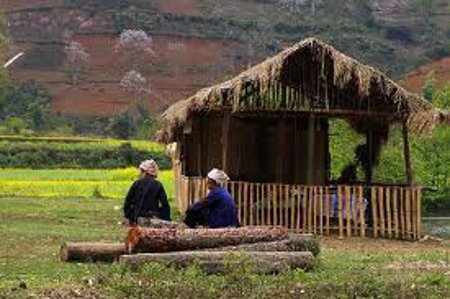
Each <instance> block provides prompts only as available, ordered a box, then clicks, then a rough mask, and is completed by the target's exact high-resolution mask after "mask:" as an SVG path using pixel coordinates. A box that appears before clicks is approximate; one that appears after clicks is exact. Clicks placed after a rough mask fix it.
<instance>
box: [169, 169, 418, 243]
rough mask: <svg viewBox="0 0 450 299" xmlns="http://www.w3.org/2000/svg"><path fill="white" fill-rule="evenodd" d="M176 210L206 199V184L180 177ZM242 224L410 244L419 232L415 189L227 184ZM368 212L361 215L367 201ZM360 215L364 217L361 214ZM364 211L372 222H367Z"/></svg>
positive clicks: (182, 209) (399, 187)
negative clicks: (382, 239) (369, 195)
mask: <svg viewBox="0 0 450 299" xmlns="http://www.w3.org/2000/svg"><path fill="white" fill-rule="evenodd" d="M177 185H178V186H179V188H180V190H179V192H178V194H179V199H178V202H179V207H180V209H181V211H182V212H184V211H185V210H186V209H187V207H188V205H189V204H191V203H193V202H195V201H197V200H199V199H201V198H204V197H205V196H207V187H206V180H205V179H203V178H187V177H181V178H180V182H178V183H177ZM227 188H228V190H229V192H230V193H231V195H232V196H233V197H234V199H235V201H236V204H237V206H238V216H239V220H240V223H241V224H242V225H282V226H285V227H287V228H289V229H290V230H291V231H292V232H295V233H309V234H315V235H325V236H327V235H332V234H337V235H338V236H339V237H341V238H345V237H362V238H364V237H366V236H372V237H374V238H388V239H404V240H416V239H419V238H420V237H421V235H422V233H421V195H422V189H421V187H418V186H414V187H407V186H373V187H370V192H369V194H371V198H369V199H364V198H363V194H364V187H363V186H341V185H340V186H306V185H286V184H261V183H246V182H230V183H228V186H227ZM369 200H370V201H371V207H372V209H371V210H370V211H367V207H368V206H369V205H368V201H369ZM364 210H365V211H366V212H365V213H364V212H363V211H364ZM367 213H371V214H372V219H373V223H368V221H367Z"/></svg>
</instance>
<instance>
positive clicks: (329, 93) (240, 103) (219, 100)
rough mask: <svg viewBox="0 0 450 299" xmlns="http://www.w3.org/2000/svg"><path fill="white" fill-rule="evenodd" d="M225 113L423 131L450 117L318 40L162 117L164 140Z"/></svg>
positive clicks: (174, 107) (284, 53)
mask: <svg viewBox="0 0 450 299" xmlns="http://www.w3.org/2000/svg"><path fill="white" fill-rule="evenodd" d="M225 109H227V110H231V111H232V113H235V114H243V113H248V112H252V113H253V114H255V113H276V112H290V113H292V112H303V113H305V112H306V113H308V112H314V113H322V114H329V115H330V116H332V115H339V116H341V117H344V118H345V117H352V115H353V116H357V115H360V116H361V115H364V117H365V118H371V117H374V118H375V117H378V119H379V117H380V115H384V117H383V121H384V122H385V123H386V122H388V123H394V122H399V121H407V122H408V125H409V127H410V129H411V130H412V131H414V132H417V133H423V132H426V131H428V130H430V129H432V128H433V127H434V126H435V125H436V124H437V123H440V122H444V123H447V124H448V123H449V119H450V117H449V114H448V113H444V112H442V111H439V110H437V109H435V108H434V107H433V106H432V105H431V104H430V103H429V102H427V101H426V100H425V99H423V98H422V97H420V96H419V95H416V94H413V93H410V92H408V91H406V90H405V89H403V88H402V87H401V86H399V85H398V84H397V83H395V82H394V81H392V80H391V79H389V78H388V77H387V76H386V75H385V74H383V73H381V72H380V71H378V70H375V69H374V68H372V67H370V66H367V65H364V64H362V63H359V62H358V61H356V60H355V59H353V58H350V57H348V56H346V55H345V54H343V53H341V52H339V51H337V50H336V49H335V48H333V47H332V46H330V45H327V44H326V43H324V42H322V41H320V40H317V39H315V38H309V39H306V40H304V41H301V42H299V43H297V44H296V45H294V46H293V47H291V48H289V49H286V50H284V51H282V52H281V53H279V54H278V55H276V56H274V57H272V58H269V59H267V60H266V61H264V62H262V63H261V64H259V65H256V66H254V67H252V68H250V69H248V70H247V71H245V72H243V73H241V74H240V75H238V76H237V77H235V78H233V79H231V80H229V81H226V82H223V83H221V84H218V85H215V86H212V87H208V88H204V89H202V90H200V91H199V92H197V93H196V94H195V95H194V96H192V97H190V98H188V99H186V100H183V101H180V102H178V103H175V104H174V105H172V106H171V107H169V108H168V109H167V111H166V112H165V113H164V114H163V116H162V119H163V131H162V135H161V139H162V140H163V141H166V142H169V141H173V140H175V139H176V135H177V132H179V129H180V128H181V127H182V126H183V125H184V124H185V123H186V122H187V121H188V120H189V118H190V117H191V116H193V115H195V114H197V113H205V112H206V113H207V112H210V111H221V110H225Z"/></svg>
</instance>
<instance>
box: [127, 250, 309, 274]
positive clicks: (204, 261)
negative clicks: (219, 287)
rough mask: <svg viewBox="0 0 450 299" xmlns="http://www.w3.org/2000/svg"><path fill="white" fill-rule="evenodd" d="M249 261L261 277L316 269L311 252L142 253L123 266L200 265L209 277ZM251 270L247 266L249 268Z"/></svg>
mask: <svg viewBox="0 0 450 299" xmlns="http://www.w3.org/2000/svg"><path fill="white" fill-rule="evenodd" d="M247 259H248V261H249V263H250V264H249V266H250V267H252V271H254V272H255V273H258V274H277V273H283V272H286V271H288V270H290V269H304V270H310V269H312V268H313V267H314V256H313V254H312V253H311V252H257V251H250V252H245V253H242V252H232V251H213V252H208V251H183V252H169V253H141V254H134V255H122V256H121V257H120V260H119V263H120V264H121V265H123V266H127V267H131V268H132V269H137V268H139V267H141V266H145V265H147V264H150V263H161V264H164V265H167V266H171V267H176V268H183V267H187V266H190V265H192V264H197V265H199V266H200V267H201V268H202V270H203V271H205V272H206V273H208V274H221V273H226V272H228V271H230V270H231V271H232V270H233V269H234V268H236V267H237V266H240V267H241V266H242V262H243V261H246V260H247ZM245 266H246V267H247V265H245Z"/></svg>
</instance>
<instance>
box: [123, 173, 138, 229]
mask: <svg viewBox="0 0 450 299" xmlns="http://www.w3.org/2000/svg"><path fill="white" fill-rule="evenodd" d="M135 191H136V182H134V183H133V184H132V185H131V187H130V190H128V193H127V196H126V197H125V202H124V205H123V214H124V216H125V218H127V219H128V220H129V221H134V220H133V218H134V215H133V213H134V205H135V202H134V194H135Z"/></svg>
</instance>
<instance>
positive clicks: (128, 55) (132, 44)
mask: <svg viewBox="0 0 450 299" xmlns="http://www.w3.org/2000/svg"><path fill="white" fill-rule="evenodd" d="M115 49H116V52H119V53H122V54H123V55H124V57H125V59H126V60H127V61H126V62H127V63H128V64H131V68H132V69H138V67H139V64H140V63H141V62H142V61H143V60H145V59H148V58H149V57H152V56H155V52H154V51H153V39H152V38H151V37H150V36H148V35H147V33H145V32H144V31H143V30H134V29H128V30H124V31H122V33H121V34H120V36H119V39H118V41H117V43H116V47H115Z"/></svg>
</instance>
